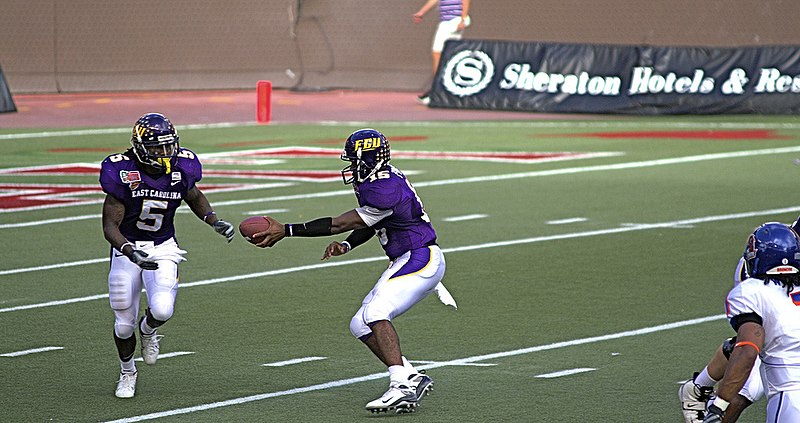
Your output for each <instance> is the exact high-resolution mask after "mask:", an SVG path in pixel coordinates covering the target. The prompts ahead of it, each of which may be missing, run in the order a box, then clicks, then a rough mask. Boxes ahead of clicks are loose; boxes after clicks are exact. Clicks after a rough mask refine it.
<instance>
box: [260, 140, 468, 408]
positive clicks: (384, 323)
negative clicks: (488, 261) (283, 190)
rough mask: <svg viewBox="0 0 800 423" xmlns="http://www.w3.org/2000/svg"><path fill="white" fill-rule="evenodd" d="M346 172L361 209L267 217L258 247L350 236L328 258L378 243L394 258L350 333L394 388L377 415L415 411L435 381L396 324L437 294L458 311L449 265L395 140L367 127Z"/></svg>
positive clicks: (349, 144) (350, 145) (348, 154)
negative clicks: (284, 219) (311, 216)
mask: <svg viewBox="0 0 800 423" xmlns="http://www.w3.org/2000/svg"><path fill="white" fill-rule="evenodd" d="M341 158H342V160H344V161H346V162H349V163H350V165H349V166H347V167H346V168H345V169H343V170H342V178H343V180H344V183H345V184H352V185H353V189H354V190H355V194H356V197H357V198H358V207H357V208H355V209H352V210H350V211H347V212H344V213H342V214H341V215H339V216H337V217H323V218H319V219H315V220H312V221H309V222H306V223H297V224H286V225H284V224H282V223H280V222H278V221H277V220H275V219H273V218H271V217H267V219H268V220H269V221H270V227H269V229H268V230H266V231H265V232H261V233H258V234H254V235H253V237H255V238H258V237H260V236H265V239H264V240H263V241H261V242H260V243H258V244H256V245H258V246H259V247H272V246H273V245H275V243H277V242H278V241H280V240H281V239H283V238H285V237H298V236H300V237H315V236H327V235H335V234H340V233H344V232H350V234H349V235H348V236H347V239H345V240H344V241H343V242H336V241H334V242H332V243H330V244H329V245H328V246H327V248H326V249H325V252H324V253H323V256H322V259H323V260H326V259H329V258H330V257H332V256H339V255H342V254H345V253H347V252H349V251H350V250H351V249H353V248H355V247H357V246H359V245H361V244H363V243H365V242H366V241H368V240H369V239H371V238H373V237H377V238H378V240H379V241H380V243H381V246H382V247H383V250H384V251H385V252H386V255H387V256H388V257H389V260H390V262H389V268H388V269H386V271H384V272H383V274H382V275H381V276H380V278H379V279H378V282H377V283H376V284H375V286H374V287H373V288H372V290H371V291H370V292H369V294H367V296H366V297H365V298H364V300H363V302H362V304H361V308H359V310H358V311H357V312H356V313H355V315H354V316H353V318H352V319H351V320H350V332H351V333H352V334H353V336H355V337H357V338H358V339H360V340H361V341H362V342H364V343H365V344H366V345H367V347H369V349H370V350H371V351H372V352H373V353H374V354H375V355H376V356H377V357H378V359H380V360H381V361H382V362H383V363H384V364H385V365H386V366H387V367H388V369H389V375H390V377H389V378H390V381H389V390H387V391H386V393H384V394H383V395H382V396H381V397H379V398H378V399H376V400H374V401H370V402H369V403H368V404H367V405H366V408H367V410H369V411H371V412H376V413H377V412H385V411H394V412H396V413H403V412H411V411H414V410H415V408H416V407H417V405H419V401H420V399H421V398H422V397H424V396H425V395H426V394H427V393H428V392H429V391H430V390H431V389H432V388H433V380H432V379H431V377H430V376H428V375H426V374H422V373H420V372H418V371H417V370H416V369H415V368H414V366H412V365H411V363H409V361H408V360H407V359H406V358H405V357H404V356H403V354H402V352H401V350H400V341H399V338H398V336H397V332H396V331H395V329H394V325H392V319H394V318H395V317H397V316H399V315H401V314H403V313H404V312H406V311H408V309H410V308H411V307H412V306H413V305H414V304H416V303H418V302H419V301H421V300H422V299H423V298H425V297H427V296H428V295H429V294H430V293H432V292H436V293H437V295H438V296H439V299H440V300H442V302H444V303H445V304H447V305H451V306H453V307H456V304H455V301H454V300H453V297H452V296H451V295H450V294H449V292H447V289H445V287H444V285H442V283H441V280H442V278H443V277H444V272H445V261H444V255H443V254H442V250H441V249H440V248H439V246H438V245H436V231H434V229H433V226H432V225H431V222H430V219H429V218H428V215H427V214H426V213H425V208H424V207H423V206H422V201H421V200H420V198H419V196H418V195H417V193H416V191H415V190H414V188H413V187H412V186H411V183H410V182H409V181H408V179H406V177H405V175H403V173H402V172H400V170H398V169H397V168H395V167H393V166H391V165H390V164H389V159H390V150H389V141H388V140H387V139H386V137H385V136H384V135H383V134H381V133H380V132H378V131H376V130H374V129H360V130H358V131H355V132H353V133H352V134H351V135H350V136H349V137H348V138H347V141H345V145H344V152H343V153H342V157H341Z"/></svg>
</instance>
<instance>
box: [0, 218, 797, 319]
mask: <svg viewBox="0 0 800 423" xmlns="http://www.w3.org/2000/svg"><path fill="white" fill-rule="evenodd" d="M798 211H800V206H793V207H785V208H780V209H771V210H760V211H752V212H742V213H734V214H723V215H717V216H705V217H698V218H693V219H684V220H676V221H673V222H662V223H651V224H641V225H637V226H631V227H620V228H611V229H598V230H594V231H585V232H573V233H569V234H559V235H547V236H538V237H531V238H523V239H513V240H509V241H498V242H488V243H484V244H474V245H465V246H462V247H452V248H443V249H442V251H443V252H445V253H455V252H461V251H472V250H482V249H484V248H496V247H506V246H510V245H518V244H532V243H536V242H545V241H557V240H562V239H572V238H582V237H588V236H597V235H608V234H615V233H623V232H632V231H641V230H646V229H658V228H672V227H674V226H676V225H691V224H695V223H704V222H717V221H720V220H732V219H742V218H747V217H755V216H764V215H774V214H785V213H790V212H794V213H796V212H798ZM98 260H107V259H98ZM384 260H386V257H385V256H377V257H368V258H363V259H355V260H342V261H337V262H327V263H320V264H309V265H305V266H297V267H288V268H285V269H275V270H268V271H265V272H257V273H248V274H244V275H237V276H226V277H222V278H215V279H206V280H202V281H197V282H189V283H184V284H181V285H180V286H181V287H182V288H191V287H194V286H202V285H213V284H218V283H224V282H231V281H238V280H244V279H253V278H260V277H264V276H275V275H283V274H287V273H294V272H300V271H304V270H315V269H323V268H328V267H337V266H347V265H350V264H357V263H368V262H372V261H384ZM53 266H58V265H53ZM101 298H108V294H98V295H92V296H88V297H80V298H72V299H68V300H59V301H49V302H46V303H39V304H28V305H22V306H16V307H9V308H0V313H7V312H11V311H20V310H30V309H34V308H43V307H51V306H57V305H64V304H70V303H79V302H85V301H92V300H96V299H101Z"/></svg>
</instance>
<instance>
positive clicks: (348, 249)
mask: <svg viewBox="0 0 800 423" xmlns="http://www.w3.org/2000/svg"><path fill="white" fill-rule="evenodd" d="M341 244H342V245H344V252H345V253H349V252H350V250H352V249H353V247H352V246H350V243H349V242H347V241H342V242H341Z"/></svg>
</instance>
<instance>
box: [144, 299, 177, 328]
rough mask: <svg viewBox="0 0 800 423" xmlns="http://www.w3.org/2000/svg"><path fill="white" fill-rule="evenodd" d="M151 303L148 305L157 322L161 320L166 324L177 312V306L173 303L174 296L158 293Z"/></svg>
mask: <svg viewBox="0 0 800 423" xmlns="http://www.w3.org/2000/svg"><path fill="white" fill-rule="evenodd" d="M151 301H152V302H151V303H150V304H148V306H149V308H150V314H151V315H152V316H153V318H154V319H156V320H161V321H162V322H166V321H167V320H169V318H170V317H172V313H173V312H174V310H175V305H174V303H173V302H172V295H170V294H168V293H158V294H155V295H154V296H153V298H151Z"/></svg>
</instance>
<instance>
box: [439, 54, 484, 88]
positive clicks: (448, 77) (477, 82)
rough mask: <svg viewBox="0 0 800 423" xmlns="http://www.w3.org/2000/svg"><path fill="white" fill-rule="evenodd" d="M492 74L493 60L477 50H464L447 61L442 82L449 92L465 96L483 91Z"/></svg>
mask: <svg viewBox="0 0 800 423" xmlns="http://www.w3.org/2000/svg"><path fill="white" fill-rule="evenodd" d="M493 76H494V62H492V58H491V57H489V55H487V54H486V53H484V52H482V51H479V50H464V51H462V52H459V53H458V54H456V55H455V56H453V57H452V58H450V60H449V61H448V62H447V65H446V66H445V69H444V74H443V75H442V83H443V84H444V87H445V88H446V89H447V91H449V92H450V93H451V94H453V95H456V96H459V97H466V96H469V95H473V94H477V93H479V92H481V91H483V89H484V88H486V87H487V86H488V85H489V83H490V82H492V77H493Z"/></svg>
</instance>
